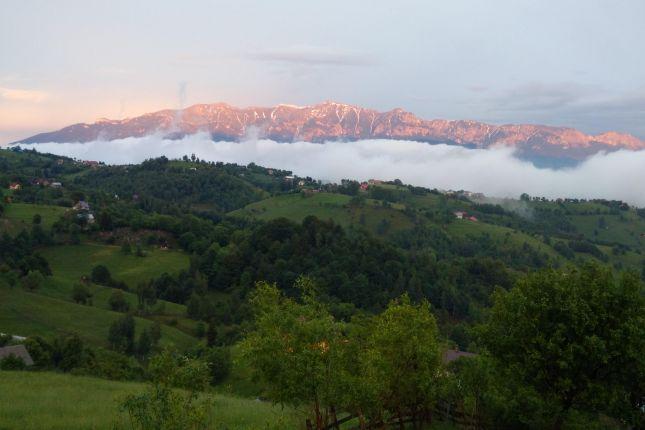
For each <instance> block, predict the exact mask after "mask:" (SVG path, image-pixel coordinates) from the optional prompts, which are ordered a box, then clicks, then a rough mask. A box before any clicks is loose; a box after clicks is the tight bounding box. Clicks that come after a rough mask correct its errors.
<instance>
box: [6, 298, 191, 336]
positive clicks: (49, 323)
mask: <svg viewBox="0 0 645 430" xmlns="http://www.w3.org/2000/svg"><path fill="white" fill-rule="evenodd" d="M122 315H123V314H121V313H118V312H113V311H109V310H106V309H100V308H98V307H96V306H86V305H78V304H75V303H72V302H69V301H66V300H60V299H55V298H52V297H47V296H45V295H42V294H37V293H30V292H27V291H24V290H23V289H22V288H20V287H13V288H10V287H7V286H1V287H0V327H2V331H3V332H7V333H12V334H15V335H20V336H26V337H28V336H34V335H39V336H43V337H46V338H50V339H51V338H53V337H55V336H56V335H60V334H69V333H76V334H78V335H79V336H80V337H81V338H82V339H83V340H85V341H87V342H88V343H90V344H93V345H96V346H107V335H108V329H109V327H110V325H111V324H112V323H113V322H114V321H115V320H117V319H118V318H121V317H122ZM135 320H136V327H137V332H140V331H141V330H143V329H144V328H148V327H150V326H151V325H152V324H153V323H152V321H150V320H148V319H143V318H139V317H135ZM161 333H162V338H161V343H162V344H164V345H170V344H173V345H175V346H177V347H178V348H187V347H190V346H191V345H194V344H195V342H196V340H195V338H194V337H192V336H189V335H188V334H186V333H184V332H182V331H180V330H178V329H177V328H175V327H170V326H167V325H162V329H161Z"/></svg>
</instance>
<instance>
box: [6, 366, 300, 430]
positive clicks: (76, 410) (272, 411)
mask: <svg viewBox="0 0 645 430" xmlns="http://www.w3.org/2000/svg"><path fill="white" fill-rule="evenodd" d="M143 389H144V386H143V384H139V383H128V382H116V381H107V380H103V379H96V378H89V377H81V376H72V375H67V374H57V373H49V372H0V430H8V429H22V430H35V429H43V428H47V429H50V430H76V429H78V430H80V429H83V430H86V429H94V430H102V429H105V430H108V429H110V430H111V429H113V428H114V424H115V423H117V422H119V420H120V419H123V417H122V416H120V415H119V412H118V403H119V400H120V399H122V398H123V397H124V396H126V395H128V394H133V393H137V392H141V391H142V390H143ZM211 399H212V401H213V408H212V412H211V416H210V418H211V425H210V426H209V428H214V429H239V430H251V429H285V430H287V429H296V428H299V423H300V422H301V421H300V420H298V419H297V416H296V415H295V414H294V412H293V411H292V410H290V409H282V408H280V407H278V406H273V405H272V404H270V403H266V402H260V401H256V400H253V399H243V398H238V397H233V396H227V395H222V394H211Z"/></svg>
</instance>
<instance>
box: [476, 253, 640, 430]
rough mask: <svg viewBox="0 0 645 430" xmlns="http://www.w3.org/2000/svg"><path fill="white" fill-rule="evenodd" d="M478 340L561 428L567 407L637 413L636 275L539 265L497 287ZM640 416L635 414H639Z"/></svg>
mask: <svg viewBox="0 0 645 430" xmlns="http://www.w3.org/2000/svg"><path fill="white" fill-rule="evenodd" d="M481 334H482V340H483V342H484V344H485V346H486V348H487V349H488V350H489V351H490V353H491V355H492V356H493V357H495V358H496V359H497V360H498V361H499V364H500V366H501V367H503V368H504V369H506V371H507V378H509V379H511V378H518V379H519V381H520V383H521V384H523V385H525V386H528V387H530V388H531V389H533V390H534V391H535V392H536V393H537V394H538V395H539V396H540V397H541V399H542V401H543V402H544V416H545V417H544V419H545V420H546V421H547V422H548V421H550V423H549V424H548V426H550V427H551V428H553V429H560V428H561V427H562V426H563V424H564V422H565V420H566V419H567V417H568V415H569V412H570V411H571V410H572V409H578V410H581V411H583V412H585V411H589V412H591V411H604V412H605V413H607V414H609V415H613V416H617V417H621V418H623V419H631V420H632V421H634V420H637V419H639V418H635V417H640V419H641V420H642V419H643V414H642V409H641V408H642V407H643V404H644V400H645V399H644V398H643V392H644V388H645V386H644V382H643V381H645V361H643V359H642V357H643V355H642V354H643V351H645V304H644V298H643V293H642V285H641V284H640V283H639V280H638V279H637V277H636V275H634V274H625V275H623V276H622V277H621V278H620V279H619V280H618V281H617V280H616V279H615V278H614V276H613V274H612V272H611V270H610V269H608V268H602V267H600V266H598V265H587V266H585V267H584V268H582V269H572V270H568V271H555V270H543V271H541V272H538V273H536V274H533V275H529V276H527V277H526V278H524V279H522V280H521V281H519V282H518V284H517V285H516V287H515V288H513V289H512V290H510V291H508V292H502V291H500V292H497V293H496V294H495V296H494V306H493V308H492V310H491V314H490V319H489V320H488V322H487V323H486V324H485V325H484V326H482V327H481ZM641 423H642V422H641Z"/></svg>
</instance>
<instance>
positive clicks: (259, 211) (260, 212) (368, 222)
mask: <svg viewBox="0 0 645 430" xmlns="http://www.w3.org/2000/svg"><path fill="white" fill-rule="evenodd" d="M351 201H352V198H351V197H350V196H347V195H344V194H336V193H322V192H321V193H313V194H310V195H307V194H301V193H297V194H293V193H292V194H282V195H277V196H274V197H271V198H268V199H265V200H261V201H259V202H255V203H251V204H249V205H247V206H245V207H244V208H243V209H238V210H236V211H233V212H230V215H232V216H240V217H251V218H255V219H259V220H270V219H275V218H287V219H289V220H292V221H295V222H301V221H302V220H303V219H305V218H306V217H307V216H310V215H313V216H315V217H317V218H319V219H321V220H329V219H331V220H334V222H336V223H337V224H340V225H342V226H343V227H349V226H350V225H353V226H361V227H364V228H367V229H368V230H370V231H372V232H373V233H376V234H379V235H383V234H386V233H393V232H396V231H400V230H403V229H406V228H411V227H412V225H413V223H412V222H411V220H410V219H408V217H406V216H405V215H404V214H403V213H402V212H401V210H398V209H397V208H394V207H392V206H391V205H389V206H383V205H381V204H380V202H377V201H375V200H366V201H364V202H363V203H362V204H352V203H351ZM384 220H385V221H387V224H386V225H387V226H386V227H382V226H381V227H380V226H379V225H380V224H381V225H382V223H383V221H384Z"/></svg>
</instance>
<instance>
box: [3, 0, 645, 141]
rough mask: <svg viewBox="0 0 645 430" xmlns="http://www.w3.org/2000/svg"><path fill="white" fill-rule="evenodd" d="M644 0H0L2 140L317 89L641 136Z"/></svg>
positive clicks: (292, 100)
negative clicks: (194, 106) (76, 125)
mask: <svg viewBox="0 0 645 430" xmlns="http://www.w3.org/2000/svg"><path fill="white" fill-rule="evenodd" d="M644 21H645V1H642V0H622V1H609V0H586V1H579V0H576V1H573V0H542V1H537V0H531V1H529V0H487V1H482V0H469V1H468V0H433V1H428V0H418V1H415V0H397V1H391V0H389V1H380V0H369V1H367V0H366V1H347V0H344V1H336V0H326V1H317V2H314V1H302V0H272V1H247V0H236V1H215V0H213V1H198V0H192V1H191V0H184V1H181V2H177V1H173V2H171V1H160V0H155V1H146V0H142V1H136V2H133V1H121V0H112V1H109V2H106V1H88V0H78V1H72V0H68V1H66V0H61V1H55V2H54V1H33V0H5V1H2V2H1V3H0V144H2V143H8V142H11V141H14V140H17V139H20V138H25V137H27V136H30V135H33V134H35V133H38V132H42V131H50V130H53V129H58V128H61V127H63V126H66V125H69V124H72V123H78V122H93V121H95V120H96V119H98V118H101V117H107V118H112V119H120V118H124V117H130V116H136V115H140V114H142V113H145V112H149V111H155V110H160V109H164V108H178V107H185V106H188V105H191V104H195V103H212V102H218V101H223V102H227V103H231V104H233V105H237V106H251V105H256V106H270V105H274V104H278V103H289V104H299V105H308V104H314V103H318V102H321V101H324V100H334V101H338V102H343V103H351V104H356V105H361V106H365V107H371V108H375V109H378V110H389V109H393V108H397V107H401V108H403V109H406V110H409V111H411V112H414V113H415V114H417V115H418V116H420V117H423V118H427V119H431V118H447V119H473V120H479V121H486V122H491V123H543V124H549V125H563V126H572V127H576V128H579V129H581V130H583V131H585V132H588V133H598V132H603V131H607V130H618V131H624V132H628V133H632V134H634V135H636V136H638V137H641V138H645V55H642V51H643V41H645V22H644Z"/></svg>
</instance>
